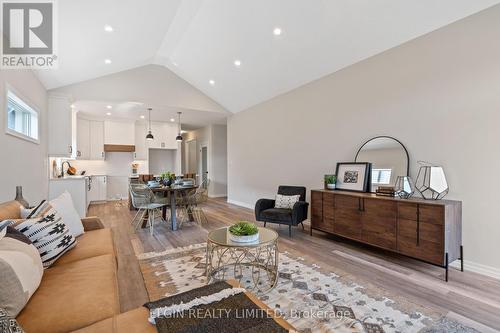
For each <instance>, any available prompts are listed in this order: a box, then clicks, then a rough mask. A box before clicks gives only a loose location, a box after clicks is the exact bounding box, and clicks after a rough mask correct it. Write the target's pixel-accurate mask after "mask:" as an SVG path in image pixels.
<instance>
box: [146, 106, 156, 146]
mask: <svg viewBox="0 0 500 333" xmlns="http://www.w3.org/2000/svg"><path fill="white" fill-rule="evenodd" d="M151 110H153V109H151V108H148V112H149V131H148V134H147V135H146V140H149V141H152V140H154V136H153V134H151Z"/></svg>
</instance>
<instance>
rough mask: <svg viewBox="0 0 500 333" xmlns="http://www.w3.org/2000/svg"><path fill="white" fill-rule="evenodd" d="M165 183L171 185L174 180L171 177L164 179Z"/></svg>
mask: <svg viewBox="0 0 500 333" xmlns="http://www.w3.org/2000/svg"><path fill="white" fill-rule="evenodd" d="M162 183H163V185H165V186H170V185H171V184H172V180H171V179H170V178H167V179H163V180H162Z"/></svg>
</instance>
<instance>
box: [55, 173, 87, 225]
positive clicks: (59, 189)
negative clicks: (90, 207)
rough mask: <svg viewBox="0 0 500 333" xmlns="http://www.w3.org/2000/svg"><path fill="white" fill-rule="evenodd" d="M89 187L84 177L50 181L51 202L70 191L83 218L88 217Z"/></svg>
mask: <svg viewBox="0 0 500 333" xmlns="http://www.w3.org/2000/svg"><path fill="white" fill-rule="evenodd" d="M87 190H88V189H87V187H86V180H85V177H83V176H76V177H65V178H57V179H51V180H50V181H49V200H52V199H55V198H57V197H58V196H60V195H61V194H63V193H64V191H68V193H69V194H70V195H71V199H72V200H73V204H74V205H75V209H76V211H77V212H78V215H80V217H81V218H84V217H85V216H87V194H88V192H87Z"/></svg>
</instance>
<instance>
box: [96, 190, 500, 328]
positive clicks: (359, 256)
mask: <svg viewBox="0 0 500 333" xmlns="http://www.w3.org/2000/svg"><path fill="white" fill-rule="evenodd" d="M203 207H204V211H205V213H206V216H207V218H208V223H206V224H203V226H201V227H200V226H198V225H197V224H194V223H186V224H184V225H183V227H182V229H181V230H179V231H176V232H172V231H171V230H170V229H169V228H167V227H166V226H165V225H164V224H163V223H157V227H155V233H154V235H150V233H149V230H139V231H137V232H135V231H134V230H133V228H132V227H131V226H130V221H131V219H132V216H133V212H130V211H129V210H128V207H127V206H126V203H125V202H108V203H105V204H95V205H91V207H90V211H89V215H92V216H99V217H100V218H102V220H103V221H104V223H105V224H106V226H108V227H111V228H113V229H114V237H115V244H116V247H117V254H118V265H119V272H118V278H119V287H120V302H121V310H122V312H124V311H128V310H130V309H133V308H136V307H139V306H142V304H144V303H145V302H147V301H148V298H147V293H146V289H145V287H144V283H143V279H142V275H141V272H140V270H139V265H138V262H137V259H136V254H138V253H143V252H151V251H162V250H165V249H169V248H174V247H179V246H186V245H190V244H196V243H202V242H205V241H206V236H207V233H208V232H209V231H210V230H213V229H216V228H220V227H223V226H227V225H230V224H232V223H234V222H235V221H237V220H239V219H244V220H249V221H254V213H253V211H252V210H250V209H246V208H242V207H238V206H234V205H231V204H228V203H227V202H226V201H225V199H211V200H209V201H208V202H207V203H206V204H204V206H203ZM305 225H306V230H305V231H303V230H302V228H301V227H300V226H299V227H298V228H294V230H293V236H292V238H289V237H288V227H285V226H282V227H281V228H280V227H278V226H277V225H272V224H271V225H270V224H268V227H271V228H273V229H275V230H277V231H278V232H279V234H280V243H279V246H280V250H281V251H288V252H289V253H290V254H292V255H294V256H301V257H303V258H305V259H306V260H308V262H311V263H315V264H317V265H319V266H321V269H323V270H325V271H334V272H335V273H336V274H338V275H341V276H346V277H347V278H349V279H351V280H354V281H358V282H359V283H360V284H362V285H363V284H364V283H372V284H374V285H375V286H378V287H381V288H383V289H385V290H387V296H388V297H391V295H394V296H395V297H403V298H405V299H408V300H409V301H411V302H413V303H418V304H421V305H424V306H428V307H430V308H432V309H435V310H436V311H438V312H441V313H443V314H446V315H448V316H449V317H450V318H454V319H457V320H460V321H464V322H469V324H470V325H471V326H473V325H475V328H476V329H478V330H479V331H482V332H494V330H492V329H496V330H500V280H495V279H492V278H488V277H485V276H482V275H478V274H475V273H471V272H467V267H465V269H466V271H465V272H464V273H462V272H460V271H458V270H455V269H450V281H449V282H448V283H446V282H444V281H442V279H443V276H444V271H443V269H441V268H439V267H434V266H431V265H428V264H424V263H421V262H418V261H415V260H412V259H408V258H405V257H402V256H399V255H394V254H391V253H387V252H384V251H381V250H378V249H373V248H370V247H368V246H363V245H359V244H356V243H353V242H350V241H347V240H342V239H339V238H336V237H333V236H329V235H326V234H324V233H322V232H316V231H315V232H314V233H313V236H312V237H311V236H310V235H309V225H308V224H307V223H305ZM465 251H467V249H465ZM465 256H467V252H465Z"/></svg>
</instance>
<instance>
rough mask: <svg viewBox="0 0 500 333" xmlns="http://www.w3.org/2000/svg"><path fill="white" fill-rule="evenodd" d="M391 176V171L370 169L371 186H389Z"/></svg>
mask: <svg viewBox="0 0 500 333" xmlns="http://www.w3.org/2000/svg"><path fill="white" fill-rule="evenodd" d="M391 174H392V170H391V169H372V184H377V185H389V184H390V183H391Z"/></svg>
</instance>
